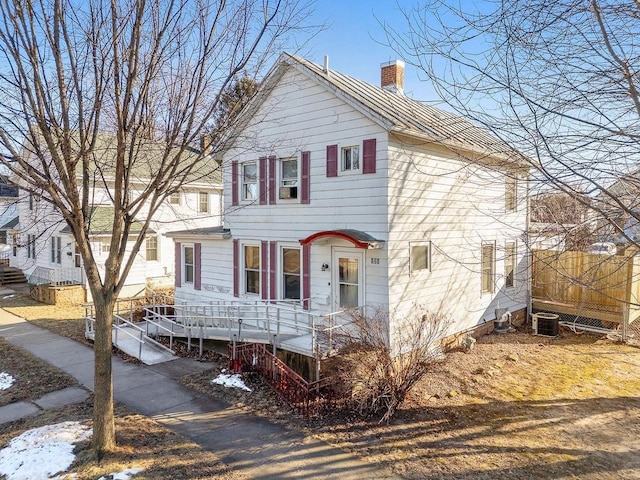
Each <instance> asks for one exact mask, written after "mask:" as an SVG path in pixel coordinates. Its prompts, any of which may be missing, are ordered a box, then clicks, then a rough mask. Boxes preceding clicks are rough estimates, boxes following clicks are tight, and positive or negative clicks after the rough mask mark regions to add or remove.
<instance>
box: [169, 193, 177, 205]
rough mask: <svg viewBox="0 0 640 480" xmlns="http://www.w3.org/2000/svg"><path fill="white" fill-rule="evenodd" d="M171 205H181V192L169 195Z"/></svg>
mask: <svg viewBox="0 0 640 480" xmlns="http://www.w3.org/2000/svg"><path fill="white" fill-rule="evenodd" d="M169 203H170V204H171V205H180V192H174V193H172V194H171V195H169Z"/></svg>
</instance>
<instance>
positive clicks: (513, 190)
mask: <svg viewBox="0 0 640 480" xmlns="http://www.w3.org/2000/svg"><path fill="white" fill-rule="evenodd" d="M517 195H518V179H517V178H516V177H514V176H510V175H507V176H506V177H505V190H504V209H505V211H506V212H515V211H516V205H517V201H518V197H517Z"/></svg>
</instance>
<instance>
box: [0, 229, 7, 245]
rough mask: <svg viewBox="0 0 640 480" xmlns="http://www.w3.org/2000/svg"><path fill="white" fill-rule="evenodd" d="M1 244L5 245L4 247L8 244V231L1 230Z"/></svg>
mask: <svg viewBox="0 0 640 480" xmlns="http://www.w3.org/2000/svg"><path fill="white" fill-rule="evenodd" d="M0 244H3V245H6V244H7V231H6V230H0Z"/></svg>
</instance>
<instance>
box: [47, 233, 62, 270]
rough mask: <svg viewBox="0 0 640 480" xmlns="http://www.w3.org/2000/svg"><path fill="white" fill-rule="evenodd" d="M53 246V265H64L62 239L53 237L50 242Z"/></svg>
mask: <svg viewBox="0 0 640 480" xmlns="http://www.w3.org/2000/svg"><path fill="white" fill-rule="evenodd" d="M50 244H51V263H57V264H58V265H60V264H61V263H62V238H61V237H57V236H53V237H51V240H50Z"/></svg>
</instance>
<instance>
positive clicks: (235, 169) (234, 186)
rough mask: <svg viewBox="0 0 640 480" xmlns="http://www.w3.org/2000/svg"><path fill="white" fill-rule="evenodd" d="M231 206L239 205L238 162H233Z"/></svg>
mask: <svg viewBox="0 0 640 480" xmlns="http://www.w3.org/2000/svg"><path fill="white" fill-rule="evenodd" d="M231 205H233V206H236V205H238V161H237V160H234V161H232V162H231Z"/></svg>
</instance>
